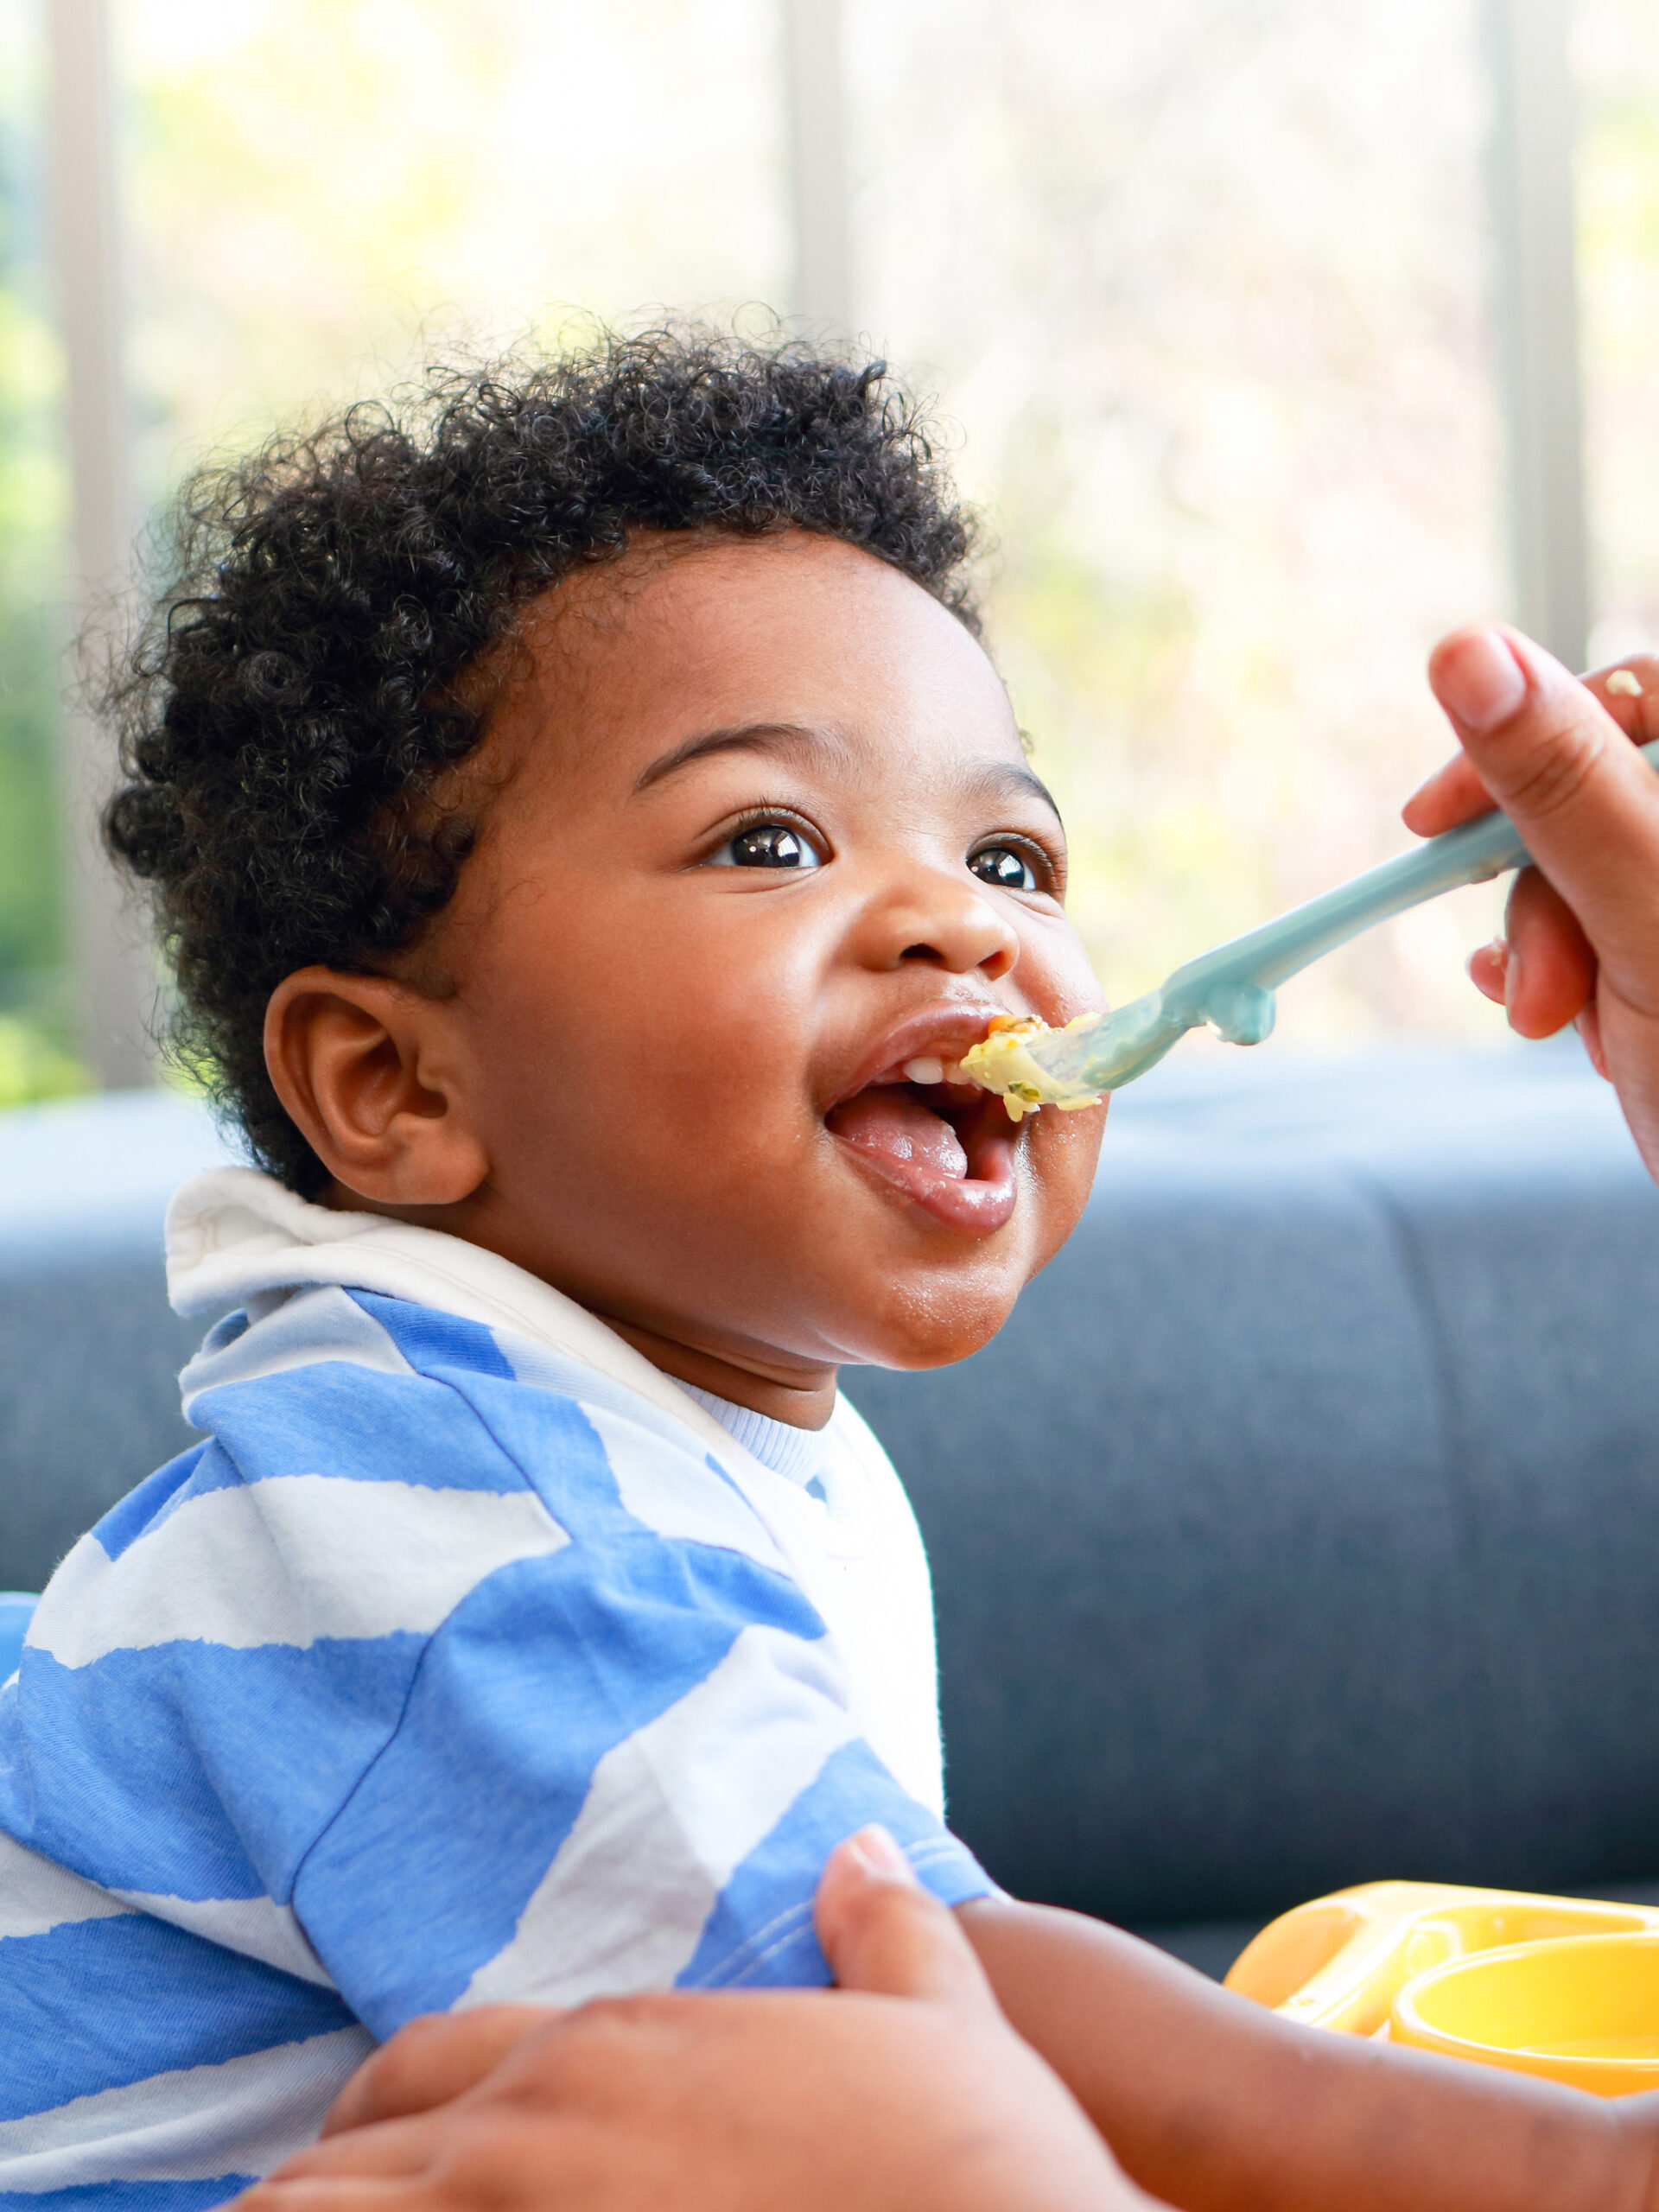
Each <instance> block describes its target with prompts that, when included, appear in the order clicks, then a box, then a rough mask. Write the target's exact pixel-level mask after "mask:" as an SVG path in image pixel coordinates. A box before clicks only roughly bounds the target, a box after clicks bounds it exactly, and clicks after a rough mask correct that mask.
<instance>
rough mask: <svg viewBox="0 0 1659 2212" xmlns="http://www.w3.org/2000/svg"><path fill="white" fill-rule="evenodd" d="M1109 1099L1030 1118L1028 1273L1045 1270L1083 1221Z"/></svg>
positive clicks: (1054, 1108)
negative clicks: (1031, 1241)
mask: <svg viewBox="0 0 1659 2212" xmlns="http://www.w3.org/2000/svg"><path fill="white" fill-rule="evenodd" d="M1110 1104H1111V1101H1110V1099H1109V1098H1105V1099H1103V1100H1102V1101H1101V1103H1100V1104H1099V1105H1098V1106H1084V1107H1079V1108H1078V1109H1077V1111H1076V1112H1075V1113H1071V1114H1063V1113H1062V1112H1061V1111H1060V1109H1059V1108H1058V1106H1045V1107H1044V1108H1043V1109H1041V1111H1040V1112H1039V1113H1036V1114H1033V1116H1031V1120H1030V1122H1029V1123H1028V1125H1027V1126H1028V1127H1029V1128H1030V1130H1031V1135H1030V1136H1029V1137H1028V1138H1027V1141H1026V1154H1025V1159H1026V1168H1027V1177H1028V1185H1029V1187H1028V1192H1027V1195H1028V1198H1029V1200H1030V1202H1031V1205H1032V1211H1033V1219H1034V1225H1035V1228H1036V1231H1037V1235H1036V1238H1035V1248H1036V1249H1035V1253H1034V1256H1033V1262H1032V1273H1033V1274H1036V1272H1037V1270H1038V1268H1042V1267H1046V1265H1047V1264H1048V1262H1049V1261H1050V1260H1052V1258H1053V1256H1054V1255H1055V1254H1056V1252H1058V1250H1059V1249H1060V1247H1061V1245H1062V1244H1064V1243H1065V1240H1066V1238H1067V1237H1068V1236H1070V1235H1071V1231H1072V1230H1074V1229H1075V1228H1076V1227H1077V1223H1078V1222H1079V1220H1080V1219H1081V1218H1082V1216H1083V1210H1084V1206H1086V1205H1088V1203H1089V1193H1090V1191H1091V1190H1092V1189H1093V1187H1094V1181H1095V1169H1096V1165H1097V1163H1098V1161H1099V1159H1100V1146H1101V1140H1102V1138H1103V1136H1104V1135H1105V1134H1106V1115H1107V1111H1108V1109H1109V1107H1110Z"/></svg>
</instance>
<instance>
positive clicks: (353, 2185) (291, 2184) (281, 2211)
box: [227, 2174, 426, 2212]
mask: <svg viewBox="0 0 1659 2212" xmlns="http://www.w3.org/2000/svg"><path fill="white" fill-rule="evenodd" d="M425 2194H426V2191H425V2190H424V2189H423V2188H419V2187H417V2185H416V2183H411V2182H410V2181H409V2180H407V2179H404V2178H403V2177H391V2178H388V2177H385V2176H384V2175H379V2174H313V2175H310V2176H308V2177H306V2178H305V2179H303V2180H301V2179H298V2178H296V2179H295V2180H292V2181H279V2180H277V2178H276V2177H275V2176H272V2177H270V2178H269V2179H267V2180H265V2181H261V2182H256V2183H254V2185H253V2187H252V2188H251V2189H249V2190H244V2191H243V2193H242V2195H241V2196H235V2197H232V2200H231V2202H230V2205H229V2207H228V2208H227V2212H382V2208H385V2212H418V2207H419V2205H420V2202H421V2199H422V2197H423V2196H424V2195H425Z"/></svg>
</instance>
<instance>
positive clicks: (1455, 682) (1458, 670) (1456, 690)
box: [1440, 630, 1527, 730]
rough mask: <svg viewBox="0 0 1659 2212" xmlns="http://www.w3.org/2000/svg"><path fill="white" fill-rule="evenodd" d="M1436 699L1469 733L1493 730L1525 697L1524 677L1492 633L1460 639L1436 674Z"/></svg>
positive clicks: (1510, 653)
mask: <svg viewBox="0 0 1659 2212" xmlns="http://www.w3.org/2000/svg"><path fill="white" fill-rule="evenodd" d="M1440 696H1441V698H1442V699H1443V700H1444V701H1445V702H1446V705H1447V706H1448V707H1449V708H1450V709H1451V710H1452V713H1453V714H1454V715H1456V716H1457V718H1458V720H1459V721H1460V722H1465V723H1466V724H1467V725H1468V727H1469V728H1471V729H1483V730H1484V729H1496V728H1497V725H1498V724H1499V722H1504V721H1508V720H1509V718H1510V715H1512V714H1514V713H1515V711H1516V709H1517V708H1518V707H1519V706H1520V704H1521V702H1522V700H1523V699H1524V698H1525V697H1526V696H1527V678H1526V673H1525V671H1523V670H1522V666H1521V664H1520V663H1519V662H1518V661H1517V660H1516V657H1515V655H1514V654H1513V653H1512V652H1510V648H1509V645H1508V644H1507V642H1506V641H1505V640H1504V639H1503V638H1501V637H1500V636H1499V635H1498V633H1497V631H1496V630H1476V631H1473V632H1471V634H1470V635H1469V636H1468V637H1466V638H1465V639H1463V640H1462V642H1461V643H1460V644H1459V646H1458V649H1457V651H1456V652H1454V653H1452V655H1451V657H1450V658H1448V659H1447V661H1446V663H1445V664H1444V665H1443V666H1442V668H1441V670H1440Z"/></svg>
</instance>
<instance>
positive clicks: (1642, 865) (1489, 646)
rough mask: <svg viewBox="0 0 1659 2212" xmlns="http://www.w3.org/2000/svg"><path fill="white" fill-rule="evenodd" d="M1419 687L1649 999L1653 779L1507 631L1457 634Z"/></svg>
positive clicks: (1590, 706)
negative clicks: (1428, 687)
mask: <svg viewBox="0 0 1659 2212" xmlns="http://www.w3.org/2000/svg"><path fill="white" fill-rule="evenodd" d="M1429 677H1430V681H1431V683H1433V687H1434V690H1435V692H1436V695H1437V696H1438V697H1439V699H1440V703H1441V705H1442V706H1443V707H1444V708H1445V709H1446V712H1447V714H1448V715H1450V716H1451V717H1452V722H1453V724H1454V726H1455V727H1456V728H1457V731H1458V734H1459V737H1460V738H1461V740H1462V741H1463V745H1464V749H1465V752H1466V753H1468V754H1469V757H1470V759H1471V760H1472V761H1473V763H1474V766H1475V767H1476V768H1477V770H1478V772H1479V775H1480V779H1481V781H1482V782H1483V783H1484V785H1485V786H1486V788H1487V790H1488V791H1491V794H1492V796H1493V798H1496V799H1497V802H1498V804H1500V805H1501V806H1502V807H1503V810H1504V811H1505V812H1506V813H1507V814H1508V815H1509V816H1510V818H1511V820H1512V821H1513V822H1514V823H1515V825H1516V828H1517V829H1519V830H1520V832H1521V834H1522V836H1523V837H1524V838H1525V839H1526V842H1527V847H1528V849H1529V852H1530V853H1531V854H1532V856H1533V858H1534V860H1535V861H1536V862H1537V864H1538V866H1539V867H1540V868H1541V870H1542V871H1543V873H1544V874H1545V875H1546V876H1548V879H1549V880H1550V881H1551V882H1552V883H1553V884H1554V887H1555V888H1556V889H1557V890H1558V891H1559V892H1560V893H1561V894H1562V896H1563V897H1564V898H1565V899H1567V903H1568V904H1569V905H1570V906H1571V907H1572V908H1573V912H1575V913H1576V914H1577V915H1578V918H1579V919H1580V922H1581V923H1582V925H1583V926H1584V929H1585V931H1586V935H1587V936H1588V938H1589V939H1590V941H1591V943H1592V944H1593V945H1594V946H1595V948H1596V950H1597V953H1598V955H1599V957H1600V958H1601V960H1602V961H1603V963H1605V965H1606V966H1607V967H1608V969H1609V972H1610V974H1611V975H1613V976H1614V978H1615V981H1616V982H1618V986H1619V988H1622V989H1623V990H1624V992H1625V994H1626V995H1629V996H1630V997H1631V998H1632V1000H1633V1001H1642V1002H1645V1001H1647V1000H1649V999H1654V998H1656V997H1659V984H1656V980H1655V978H1653V977H1652V976H1650V975H1649V972H1648V971H1649V969H1651V967H1652V947H1653V944H1654V942H1655V938H1656V934H1659V778H1656V776H1655V775H1654V772H1653V771H1652V770H1651V769H1650V768H1649V766H1648V765H1647V763H1646V761H1645V760H1643V759H1642V758H1641V756H1640V755H1639V754H1638V753H1636V751H1635V750H1634V749H1633V748H1632V747H1631V746H1630V743H1629V742H1628V741H1627V739H1626V736H1625V734H1624V730H1623V729H1622V728H1620V727H1619V725H1618V723H1617V722H1616V721H1614V720H1613V719H1612V717H1611V715H1609V714H1608V713H1607V711H1606V709H1605V708H1604V706H1603V705H1602V703H1601V702H1600V701H1599V700H1598V699H1597V698H1596V697H1595V696H1594V695H1593V694H1592V692H1591V691H1589V690H1587V689H1586V687H1585V686H1584V685H1583V684H1581V683H1579V682H1578V681H1577V680H1576V678H1575V677H1572V676H1570V675H1569V674H1568V673H1567V670H1566V669H1564V668H1563V667H1562V666H1561V664H1560V662H1559V661H1557V660H1554V659H1553V658H1551V656H1550V655H1549V654H1548V653H1547V652H1544V651H1543V649H1542V647H1541V646H1539V645H1534V644H1533V643H1532V642H1531V640H1530V639H1525V638H1522V637H1520V636H1519V635H1518V634H1516V632H1513V631H1502V630H1499V629H1497V628H1496V627H1492V626H1488V627H1485V628H1477V629H1471V630H1463V631H1459V632H1454V634H1453V635H1452V637H1450V638H1448V639H1445V640H1444V641H1443V642H1442V644H1441V645H1439V646H1437V647H1436V649H1435V652H1434V654H1433V658H1432V660H1431V662H1430V664H1429Z"/></svg>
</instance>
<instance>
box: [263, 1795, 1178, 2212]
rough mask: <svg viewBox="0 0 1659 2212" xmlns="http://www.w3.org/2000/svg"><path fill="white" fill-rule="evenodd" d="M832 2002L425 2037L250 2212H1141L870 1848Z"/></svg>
mask: <svg viewBox="0 0 1659 2212" xmlns="http://www.w3.org/2000/svg"><path fill="white" fill-rule="evenodd" d="M817 1929H818V1936H819V1940H820V1941H821V1942H822V1943H823V1948H824V1951H825V1953H826V1955H827V1956H828V1957H829V1961H830V1963H831V1965H832V1967H834V1969H835V1972H836V1978H837V1980H838V1982H839V1983H840V1985H841V1986H840V1989H839V1990H838V1991H836V1992H835V1993H829V1994H826V1993H822V1992H817V1991H814V1992H790V1993H783V1992H779V1993H766V1994H755V1995H713V1996H690V1995H664V1996H652V1997H638V1998H627V1999H608V2000H605V2001H602V2002H600V2003H597V2004H593V2005H583V2006H582V2007H581V2008H580V2010H578V2011H576V2012H569V2013H550V2012H545V2011H541V2010H536V2009H532V2008H527V2007H522V2006H502V2007H494V2008H491V2009H490V2010H489V2011H487V2012H474V2013H469V2014H467V2013H464V2014H461V2015H460V2016H459V2017H457V2018H446V2019H442V2020H432V2021H423V2022H417V2023H415V2024H413V2025H412V2026H411V2027H410V2028H408V2029H405V2030H404V2032H403V2033H402V2034H401V2035H399V2036H397V2037H393V2038H392V2040H391V2042H390V2043H389V2044H387V2045H386V2046H385V2050H383V2051H381V2052H380V2053H379V2054H378V2056H376V2057H375V2058H373V2059H372V2060H371V2061H370V2062H369V2063H368V2065H367V2066H366V2067H365V2069H364V2070H363V2071H362V2073H360V2074H359V2075H358V2076H357V2078H356V2080H355V2081H354V2082H352V2083H351V2084H350V2085H349V2086H348V2088H346V2091H345V2092H344V2094H343V2095H342V2096H341V2098H340V2102H339V2104H338V2105H337V2106H336V2107H335V2109H334V2113H333V2114H332V2115H331V2116H330V2120H329V2124H328V2128H327V2131H326V2133H325V2139H324V2140H323V2141H322V2142H321V2143H320V2144H318V2145H316V2147H315V2149H313V2150H310V2151H306V2152H302V2153H301V2154H300V2155H299V2156H298V2157H297V2158H291V2159H289V2162H288V2163H287V2164H286V2165H284V2166H282V2167H280V2168H278V2170H277V2172H276V2173H274V2174H273V2175H271V2176H270V2178H269V2179H268V2180H266V2181H264V2182H263V2183H259V2184H258V2185H257V2186H256V2187H255V2188H254V2189H252V2190H249V2191H248V2192H247V2194H246V2195H245V2196H244V2197H243V2198H242V2199H241V2200H240V2207H241V2212H435V2208H438V2207H444V2208H447V2209H448V2208H467V2207H479V2208H484V2207H487V2208H488V2212H661V2208H663V2207H664V2206H672V2207H673V2208H674V2212H762V2208H766V2212H781V2208H788V2212H947V2208H949V2212H1130V2208H1133V2207H1142V2208H1144V2207H1146V2206H1147V2205H1148V2204H1149V2203H1150V2202H1151V2200H1150V2199H1149V2198H1147V2197H1145V2196H1142V2195H1141V2193H1140V2191H1138V2190H1135V2189H1134V2188H1133V2187H1131V2185H1130V2184H1129V2183H1128V2182H1127V2181H1126V2180H1125V2179H1124V2178H1123V2177H1122V2174H1121V2173H1120V2172H1119V2171H1118V2170H1117V2168H1116V2165H1115V2164H1113V2162H1112V2160H1111V2158H1110V2157H1109V2154H1108V2152H1106V2150H1105V2148H1104V2146H1103V2144H1102V2142H1101V2140H1100V2138H1099V2136H1098V2135H1097V2134H1096V2132H1095V2130H1094V2129H1093V2127H1092V2126H1090V2123H1089V2121H1088V2120H1086V2119H1085V2118H1084V2114H1083V2113H1082V2111H1081V2110H1080V2108H1079V2107H1077V2104H1076V2103H1074V2101H1072V2099H1071V2095H1070V2094H1069V2093H1068V2092H1067V2091H1066V2090H1065V2088H1063V2087H1062V2086H1061V2084H1060V2082H1058V2079H1057V2078H1056V2076H1055V2075H1053V2074H1052V2073H1051V2072H1050V2071H1049V2069H1047V2067H1046V2066H1045V2065H1044V2064H1043V2063H1042V2061H1041V2060H1040V2059H1039V2058H1038V2057H1037V2056H1036V2054H1035V2053H1034V2052H1033V2051H1032V2050H1030V2049H1029V2048H1028V2047H1027V2045H1026V2044H1023V2043H1022V2042H1020V2039H1019V2037H1017V2036H1016V2035H1015V2034H1014V2031H1013V2030H1012V2029H1011V2028H1010V2027H1009V2026H1008V2025H1007V2022H1006V2021H1005V2020H1004V2019H1003V2018H1002V2016H1001V2012H999V2011H998V2010H997V2006H996V2003H995V1999H994V1998H993V1997H992V1995H991V1993H990V1990H989V1988H988V1985H987V1983H986V1981H985V1978H984V1975H983V1974H982V1971H981V1969H980V1967H979V1964H978V1961H977V1960H976V1958H975V1956H974V1954H973V1951H972V1949H971V1948H970V1947H969V1943H968V1942H967V1940H966V1938H965V1937H964V1936H963V1934H962V1933H961V1931H960V1929H958V1928H957V1924H956V1922H955V1919H954V1917H953V1916H952V1915H951V1914H950V1913H949V1912H947V1911H946V1910H944V1907H943V1906H942V1905H940V1904H938V1903H937V1902H936V1901H935V1900H934V1899H933V1898H931V1897H929V1896H928V1895H927V1894H926V1893H925V1891H922V1890H921V1889H919V1888H918V1886H917V1885H916V1883H915V1880H914V1878H913V1876H912V1874H911V1872H910V1869H909V1866H908V1865H907V1863H906V1860H905V1859H904V1855H903V1853H901V1852H899V1849H898V1847H897V1846H896V1845H894V1844H893V1842H892V1840H891V1839H889V1838H888V1837H887V1836H886V1834H884V1832H882V1831H881V1830H880V1829H866V1830H864V1831H863V1832H862V1833H861V1834H860V1835H858V1836H855V1837H853V1838H852V1839H850V1840H849V1842H847V1843H844V1844H842V1846H841V1847H840V1849H839V1850H837V1851H836V1853H835V1854H834V1855H833V1857H832V1858H831V1859H830V1861H829V1866H828V1867H827V1868H826V1869H825V1872H824V1877H823V1883H822V1885H821V1886H820V1888H819V1891H818V1898H817Z"/></svg>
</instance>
